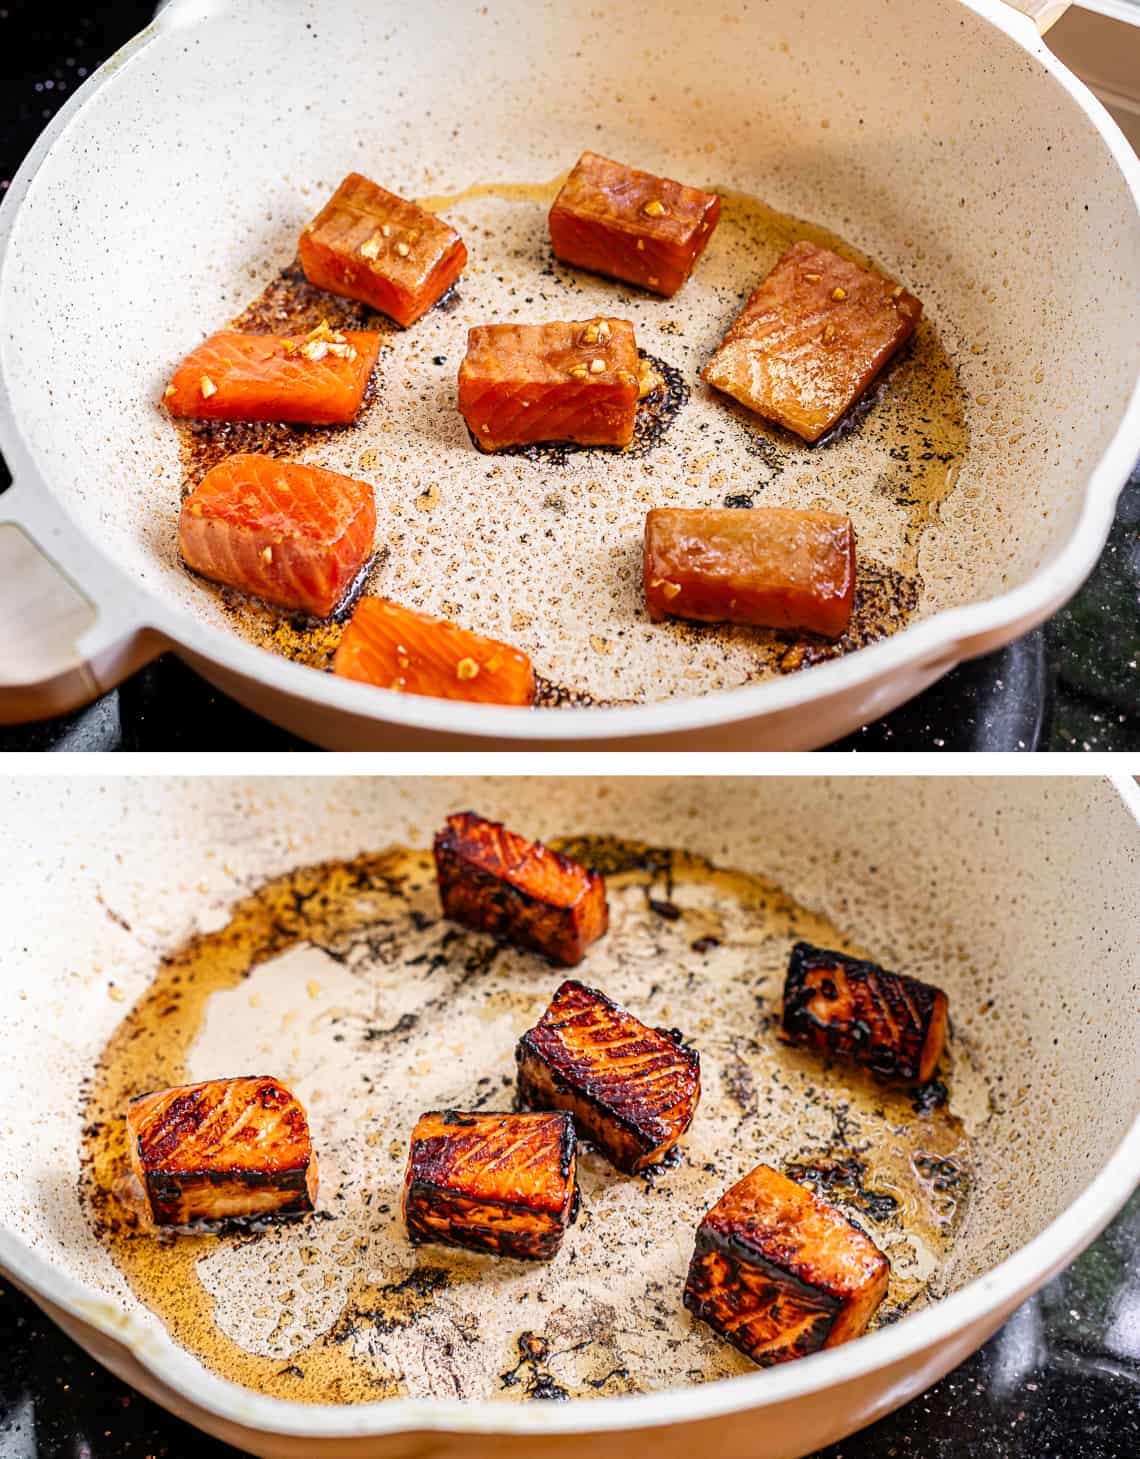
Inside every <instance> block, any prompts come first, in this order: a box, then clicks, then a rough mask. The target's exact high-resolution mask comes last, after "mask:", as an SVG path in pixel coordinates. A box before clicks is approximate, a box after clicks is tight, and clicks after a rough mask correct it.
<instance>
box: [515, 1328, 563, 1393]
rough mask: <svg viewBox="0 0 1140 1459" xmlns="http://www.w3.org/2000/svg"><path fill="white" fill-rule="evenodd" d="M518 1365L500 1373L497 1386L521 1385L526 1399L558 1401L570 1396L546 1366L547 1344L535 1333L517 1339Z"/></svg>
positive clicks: (525, 1333)
mask: <svg viewBox="0 0 1140 1459" xmlns="http://www.w3.org/2000/svg"><path fill="white" fill-rule="evenodd" d="M518 1352H519V1358H518V1362H517V1363H516V1364H515V1365H514V1367H513V1368H508V1369H507V1371H506V1372H505V1373H500V1374H499V1385H500V1387H503V1388H516V1387H518V1385H519V1384H520V1383H521V1384H524V1385H525V1387H524V1391H525V1393H526V1396H527V1397H528V1398H533V1399H547V1400H554V1401H556V1402H561V1401H562V1400H564V1399H568V1398H569V1397H570V1395H569V1393H567V1391H566V1389H565V1388H563V1387H562V1385H561V1384H560V1383H558V1382H557V1381H556V1380H555V1378H554V1375H553V1374H552V1373H551V1372H550V1371H549V1369H548V1368H547V1367H546V1366H545V1364H546V1360H547V1359H548V1358H549V1356H550V1344H549V1342H547V1340H546V1338H544V1337H542V1336H541V1335H540V1334H538V1333H534V1332H523V1333H520V1335H519V1339H518Z"/></svg>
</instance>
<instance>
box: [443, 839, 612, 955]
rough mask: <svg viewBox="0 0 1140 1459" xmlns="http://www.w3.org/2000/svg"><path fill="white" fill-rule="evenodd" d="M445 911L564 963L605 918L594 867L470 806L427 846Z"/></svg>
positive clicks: (594, 935) (577, 952)
mask: <svg viewBox="0 0 1140 1459" xmlns="http://www.w3.org/2000/svg"><path fill="white" fill-rule="evenodd" d="M433 850H434V853H435V866H436V875H437V878H438V881H439V895H440V901H441V902H442V904H443V910H444V914H445V915H446V916H448V917H450V918H452V919H453V920H454V921H456V922H462V923H463V925H464V926H465V927H473V928H475V929H476V930H477V931H480V932H490V933H492V934H493V935H494V936H496V937H502V938H505V939H506V940H507V941H508V942H513V943H515V944H516V945H517V946H519V947H525V948H530V949H531V950H532V951H534V952H540V953H543V954H544V955H545V956H546V957H548V958H549V959H550V960H551V962H554V963H560V964H562V965H563V966H566V967H570V966H573V964H575V963H578V962H581V960H582V958H583V957H584V956H585V952H586V948H587V947H588V946H589V945H590V943H591V942H594V941H596V940H597V939H598V938H599V937H601V936H602V934H603V933H604V932H605V931H606V928H607V927H608V926H609V908H608V906H607V905H606V889H605V883H604V882H603V881H602V878H601V877H600V876H599V875H598V874H597V872H593V871H588V870H587V869H586V867H584V866H580V865H579V864H578V863H577V862H576V861H571V860H569V858H568V857H565V856H560V855H559V854H558V853H557V852H556V851H551V850H550V849H549V848H548V847H546V846H544V845H543V844H542V843H541V841H528V840H527V839H526V837H525V836H519V835H517V834H516V833H515V832H514V831H508V830H507V829H506V827H505V826H503V825H501V824H499V823H498V822H497V821H487V820H484V819H483V817H482V816H478V815H475V814H474V812H472V811H464V812H463V813H461V814H459V815H453V816H448V818H447V826H446V829H444V830H443V831H440V832H439V833H438V834H437V836H436V838H435V843H434V847H433Z"/></svg>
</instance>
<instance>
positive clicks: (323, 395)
mask: <svg viewBox="0 0 1140 1459" xmlns="http://www.w3.org/2000/svg"><path fill="white" fill-rule="evenodd" d="M379 351H380V336H379V335H378V334H376V333H374V332H372V331H369V330H353V331H350V332H347V333H346V332H344V331H341V330H338V329H330V328H329V326H328V324H321V325H319V326H318V327H317V328H316V329H314V330H312V331H311V332H310V333H309V334H307V335H275V334H242V333H241V332H240V331H238V330H236V329H223V330H222V331H221V332H220V333H218V334H214V335H211V336H210V338H209V339H208V340H206V341H205V342H204V343H203V344H200V345H199V346H198V348H197V349H196V350H193V351H192V352H191V353H190V354H188V355H187V356H186V358H185V359H184V360H183V361H182V363H181V364H180V365H179V366H178V368H177V370H175V372H174V375H173V377H172V379H171V382H170V384H169V385H168V386H167V388H166V393H165V395H164V396H163V400H164V402H165V404H166V408H167V410H168V411H169V412H170V414H171V415H173V416H178V417H183V418H186V417H188V418H191V419H194V420H273V421H290V422H293V423H294V424H300V425H318V426H330V425H347V424H348V423H349V422H350V421H353V420H355V419H356V416H357V413H358V412H359V410H360V404H361V401H362V400H363V399H364V391H365V387H366V386H367V384H368V379H369V376H370V375H371V374H372V368H373V366H374V365H375V364H376V356H377V355H378V354H379Z"/></svg>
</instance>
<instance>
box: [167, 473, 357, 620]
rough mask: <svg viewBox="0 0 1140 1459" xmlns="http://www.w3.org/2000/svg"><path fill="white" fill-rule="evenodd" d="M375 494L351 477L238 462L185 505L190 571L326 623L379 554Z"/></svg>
mask: <svg viewBox="0 0 1140 1459" xmlns="http://www.w3.org/2000/svg"><path fill="white" fill-rule="evenodd" d="M375 535H376V503H375V502H374V501H373V499H372V488H371V487H370V486H368V485H366V484H365V483H364V482H363V481H353V479H352V478H351V477H350V476H339V475H338V474H337V473H336V472H335V471H324V470H322V469H321V468H320V467H319V466H302V465H301V464H300V463H298V462H293V461H277V460H275V459H274V458H273V457H272V456H254V455H238V456H229V457H227V458H226V460H224V461H222V462H220V463H219V464H218V465H217V466H215V467H213V469H212V470H210V471H207V473H206V475H205V476H204V477H203V478H202V480H201V482H200V483H199V484H198V486H197V487H196V488H195V490H194V491H193V492H192V493H191V494H190V495H189V496H188V497H187V498H186V499H185V501H184V502H183V503H182V515H181V518H180V520H179V524H178V545H179V547H180V548H181V550H182V557H183V560H184V561H185V563H186V565H187V566H188V567H192V568H193V569H194V571H195V572H200V573H201V574H202V575H203V576H204V577H208V578H213V579H214V581H215V582H219V583H226V584H227V585H228V586H229V587H231V588H237V589H238V591H239V592H242V593H249V594H251V595H252V596H253V597H255V598H264V600H265V601H266V602H267V603H276V604H277V605H278V606H280V607H282V608H295V609H298V610H300V611H301V612H302V613H311V614H312V615H313V616H314V617H315V618H327V617H328V615H329V614H330V613H331V612H332V611H333V609H334V608H335V607H336V606H337V604H338V603H340V601H341V600H342V599H343V598H344V596H345V594H346V593H347V592H348V590H349V588H351V587H352V585H353V583H354V582H355V581H356V579H357V578H358V577H359V576H360V573H361V571H362V569H363V567H364V564H365V563H366V562H367V561H368V559H369V557H371V555H372V544H373V539H374V537H375Z"/></svg>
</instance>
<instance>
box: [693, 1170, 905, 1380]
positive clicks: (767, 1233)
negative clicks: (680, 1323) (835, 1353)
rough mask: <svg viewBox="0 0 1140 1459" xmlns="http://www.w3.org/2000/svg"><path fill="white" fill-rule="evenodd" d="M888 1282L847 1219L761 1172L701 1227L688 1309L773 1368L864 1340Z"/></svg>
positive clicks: (882, 1263)
mask: <svg viewBox="0 0 1140 1459" xmlns="http://www.w3.org/2000/svg"><path fill="white" fill-rule="evenodd" d="M889 1276H890V1265H889V1263H888V1262H887V1259H886V1257H885V1256H884V1255H883V1253H882V1252H881V1251H880V1250H879V1249H878V1247H877V1246H876V1245H875V1244H874V1242H873V1241H871V1240H870V1238H869V1237H867V1236H865V1235H864V1234H863V1233H862V1231H860V1230H858V1229H857V1228H856V1227H855V1226H853V1225H852V1224H851V1222H850V1221H848V1220H847V1218H846V1216H844V1215H843V1214H842V1213H841V1212H840V1211H837V1210H836V1209H835V1208H834V1207H833V1206H829V1205H828V1204H827V1203H826V1202H825V1201H821V1200H820V1199H819V1197H818V1196H816V1195H815V1194H813V1192H811V1191H809V1190H806V1189H805V1188H804V1187H803V1186H801V1185H797V1184H796V1182H795V1181H793V1180H789V1179H788V1178H787V1176H785V1175H781V1174H780V1173H779V1172H778V1171H776V1170H773V1169H772V1168H771V1166H769V1165H758V1166H757V1167H756V1169H755V1170H753V1171H751V1172H750V1173H749V1174H748V1175H746V1176H745V1177H744V1179H743V1180H741V1181H738V1182H737V1184H736V1185H734V1186H733V1187H732V1189H731V1190H729V1191H726V1192H725V1194H724V1195H723V1196H721V1198H720V1200H719V1201H717V1203H716V1205H715V1206H713V1208H712V1210H711V1211H709V1213H708V1215H706V1216H705V1218H704V1220H703V1221H702V1222H701V1224H700V1226H699V1227H698V1228H697V1239H696V1244H695V1246H694V1249H693V1258H692V1261H691V1262H690V1264H689V1275H688V1280H687V1281H686V1283H685V1294H684V1301H685V1306H686V1307H687V1308H688V1309H689V1311H690V1312H692V1313H693V1315H694V1316H696V1317H698V1318H700V1320H701V1321H702V1322H707V1323H708V1324H709V1326H710V1327H712V1328H713V1329H714V1330H715V1331H716V1332H719V1333H720V1334H721V1336H722V1337H725V1338H727V1339H728V1341H729V1342H730V1343H732V1344H733V1345H734V1346H735V1347H737V1348H739V1349H740V1351H741V1352H742V1353H746V1354H747V1355H748V1356H749V1357H750V1358H751V1359H752V1360H753V1361H754V1362H756V1363H759V1364H760V1366H761V1367H769V1366H771V1365H772V1364H774V1363H784V1362H788V1361H789V1360H790V1359H792V1358H802V1357H806V1356H807V1354H809V1353H814V1352H816V1351H818V1350H819V1349H820V1348H830V1347H835V1346H836V1345H837V1344H839V1343H841V1342H846V1341H847V1340H848V1339H849V1338H853V1337H858V1336H859V1335H860V1333H862V1332H863V1331H864V1329H865V1328H866V1326H867V1323H868V1322H869V1321H870V1319H871V1317H872V1316H873V1315H874V1313H875V1310H876V1308H877V1307H878V1305H879V1303H880V1302H881V1301H882V1300H883V1297H884V1295H885V1294H886V1290H887V1281H888V1278H889Z"/></svg>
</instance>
